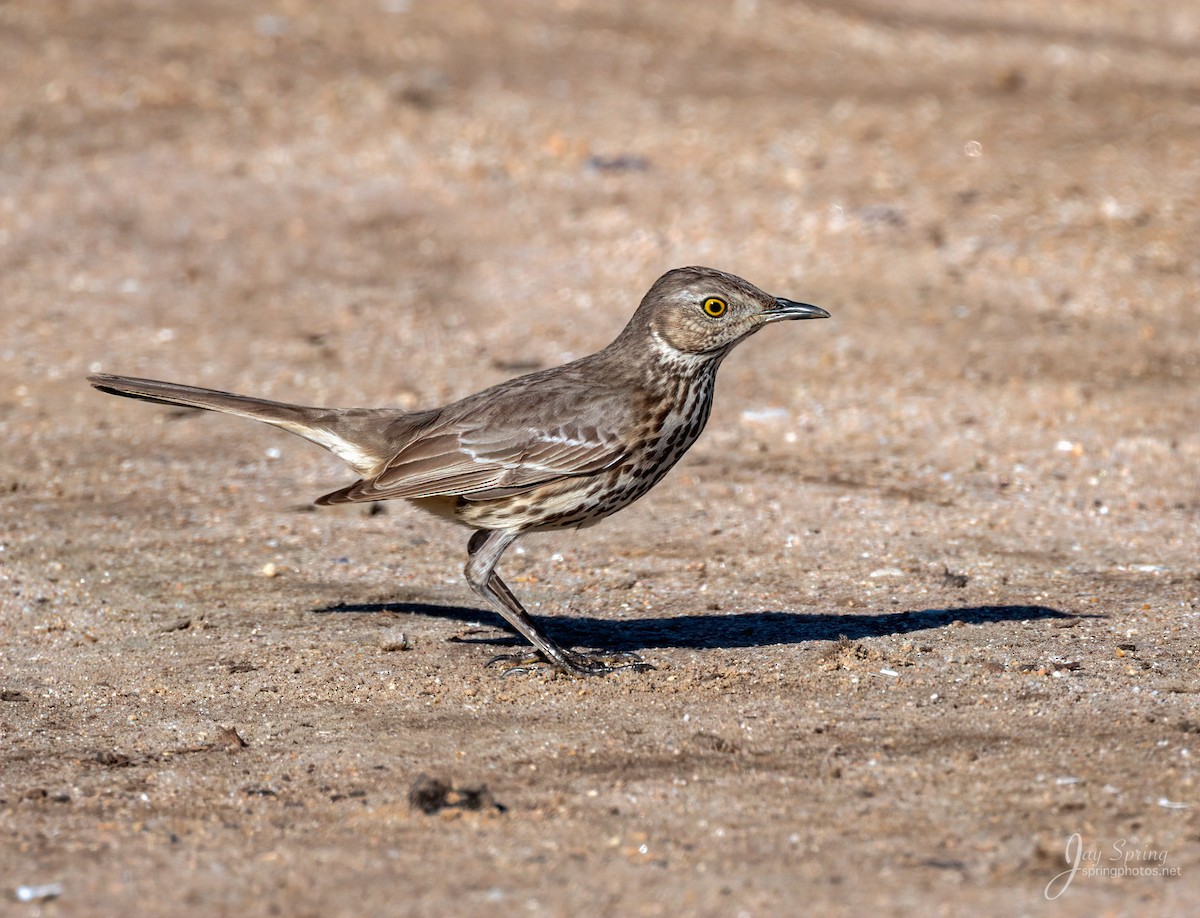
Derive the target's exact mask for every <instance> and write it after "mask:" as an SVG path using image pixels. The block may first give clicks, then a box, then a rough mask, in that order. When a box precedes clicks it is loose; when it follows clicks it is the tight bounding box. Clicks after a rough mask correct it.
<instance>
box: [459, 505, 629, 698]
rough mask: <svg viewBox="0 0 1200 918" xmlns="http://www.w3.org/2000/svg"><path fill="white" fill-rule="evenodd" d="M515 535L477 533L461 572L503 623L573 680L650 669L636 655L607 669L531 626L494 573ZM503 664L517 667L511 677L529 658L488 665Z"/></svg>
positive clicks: (510, 658) (493, 531)
mask: <svg viewBox="0 0 1200 918" xmlns="http://www.w3.org/2000/svg"><path fill="white" fill-rule="evenodd" d="M518 535H519V533H516V532H508V531H505V530H501V529H480V530H478V531H477V532H475V533H474V534H473V535H472V536H471V541H470V542H468V543H467V566H466V568H465V569H464V570H463V573H464V574H465V575H466V578H467V583H469V584H470V585H471V589H473V590H474V591H475V592H476V593H478V594H479V595H480V596H482V597H483V598H484V599H486V600H487V601H488V602H490V603H491V604H492V605H493V606H495V608H496V610H497V611H499V613H500V614H501V615H502V616H504V620H505V621H507V622H508V623H509V624H510V625H512V626H513V627H514V628H516V629H517V631H519V632H520V633H521V635H522V636H523V637H524V638H525V639H526V640H527V641H529V643H531V644H532V645H533V646H534V647H536V648H537V651H538V653H539V654H541V656H542V658H543V659H544V660H545V661H546V662H547V663H550V664H551V665H552V666H556V667H558V668H559V669H561V670H562V671H563V672H566V673H570V674H571V675H573V676H596V675H601V674H603V673H609V672H615V671H616V670H619V669H637V670H645V669H653V667H652V666H650V665H649V664H648V663H643V662H642V661H641V658H640V657H638V656H637V655H636V654H618V655H617V656H621V657H625V658H630V659H631V662H629V663H624V664H619V665H617V666H610V665H608V664H607V663H604V662H602V661H600V660H595V659H592V658H591V657H589V656H588V655H586V654H582V653H579V652H577V651H574V650H568V649H567V648H565V647H560V646H559V645H558V644H556V643H554V642H553V641H552V640H550V638H548V637H546V635H544V634H543V633H542V632H541V631H540V630H539V629H538V627H537V625H535V624H534V622H533V619H532V618H530V617H529V613H528V612H526V611H525V608H524V607H523V606H522V605H521V603H520V601H519V600H518V599H517V597H516V596H514V595H513V592H512V590H510V589H509V588H508V585H507V584H506V583H505V582H504V581H503V580H501V579H500V575H499V574H497V573H496V564H497V562H499V560H500V556H501V555H502V554H504V550H505V549H506V548H508V546H509V545H511V544H512V543H513V542H514V541H515V540H516V538H517V536H518ZM610 656H612V655H610ZM505 660H507V661H509V662H515V663H516V664H517V665H516V666H514V667H513V668H512V669H510V670H509V672H510V673H511V672H519V671H522V670H523V669H524V668H525V667H523V666H522V665H521V663H522V662H525V661H527V660H528V655H513V656H508V655H503V656H499V657H495V658H494V659H493V660H491V661H490V663H489V665H490V664H491V663H495V662H498V661H505ZM530 662H534V661H530Z"/></svg>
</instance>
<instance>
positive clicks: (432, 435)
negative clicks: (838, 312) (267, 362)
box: [89, 268, 828, 674]
mask: <svg viewBox="0 0 1200 918" xmlns="http://www.w3.org/2000/svg"><path fill="white" fill-rule="evenodd" d="M827 316H828V313H826V312H825V311H824V310H822V309H820V308H818V307H815V306H807V305H805V304H802V303H793V302H791V301H789V300H784V299H777V298H776V297H772V296H769V295H767V294H765V293H763V292H762V291H761V290H759V289H758V288H756V287H754V286H752V285H751V284H749V283H747V282H746V281H744V280H742V279H741V278H738V277H734V276H733V275H731V274H725V273H723V272H720V271H715V270H713V269H711V268H679V269H676V270H674V271H670V272H668V273H667V274H665V275H663V276H662V277H661V278H659V279H658V281H657V282H656V283H655V284H654V286H653V287H652V288H651V289H650V291H649V292H648V293H647V294H646V296H645V297H644V298H643V300H642V302H641V305H640V306H639V307H638V309H637V311H636V312H635V313H634V315H633V318H632V319H630V321H629V324H628V325H627V326H626V327H625V329H624V331H622V332H621V334H620V335H619V336H618V337H617V338H616V340H615V341H613V343H612V344H610V345H609V346H608V347H606V348H605V349H604V350H602V351H599V352H597V353H595V354H592V355H590V356H588V357H584V358H582V359H580V360H576V361H574V362H572V363H569V364H566V365H564V366H561V367H555V368H554V369H550V370H542V371H540V372H537V373H531V374H529V375H527V376H521V377H518V378H517V379H512V380H509V381H507V382H503V383H500V384H499V385H496V386H492V387H491V388H489V389H486V390H484V391H483V392H479V393H477V394H475V395H471V396H468V397H467V398H464V399H462V400H460V401H457V402H453V403H451V404H449V405H446V406H445V407H443V408H438V409H432V410H428V411H418V412H409V411H402V410H400V409H367V408H352V409H336V408H334V409H331V408H308V407H303V406H299V405H289V404H285V403H281V402H274V401H268V400H266V399H259V398H252V397H249V396H243V395H234V394H232V393H228V392H217V391H214V390H209V389H200V388H196V387H193V386H182V385H178V384H175V383H166V382H158V381H155V380H145V379H134V378H130V377H124V376H110V375H97V376H92V377H89V379H90V381H91V383H92V385H94V386H95V387H96V388H98V389H100V390H102V391H104V392H110V393H112V394H114V395H123V396H127V397H131V398H140V399H144V400H147V401H154V402H163V403H166V404H178V405H188V406H191V407H196V408H208V409H212V410H215V411H222V412H225V413H228V414H235V415H240V416H242V417H249V418H253V419H255V420H259V421H265V422H266V423H268V424H273V425H275V426H276V427H280V428H282V429H284V430H288V431H291V432H292V433H296V434H299V435H300V436H302V437H305V438H307V439H309V440H311V441H313V442H314V443H317V444H319V445H320V446H323V447H325V448H326V449H328V450H330V451H331V452H333V453H334V454H335V455H337V456H339V457H340V458H342V459H343V460H345V461H346V462H347V463H348V464H349V465H350V466H351V467H352V468H353V469H354V470H355V472H357V473H358V474H359V475H360V476H361V477H360V479H359V480H358V481H356V482H355V483H353V484H351V485H349V486H348V487H345V488H342V489H341V490H338V491H334V492H333V493H331V494H326V495H325V496H323V497H321V498H318V500H317V503H318V504H340V503H349V502H353V501H377V500H390V499H395V498H403V499H405V500H409V501H411V502H413V503H414V504H416V505H417V506H418V507H421V508H422V509H425V510H429V511H431V512H433V513H436V514H438V515H440V516H445V517H447V518H450V519H452V520H454V521H456V522H459V523H461V524H463V525H466V526H470V527H471V528H472V529H474V530H476V532H475V534H474V535H473V536H472V537H471V540H470V543H469V545H468V554H469V560H468V563H467V567H466V576H467V580H468V582H469V583H470V584H471V586H472V587H473V588H474V589H475V590H476V591H477V592H478V593H480V594H481V595H482V596H484V597H485V598H487V599H488V600H489V601H490V602H492V603H493V604H494V605H495V606H496V608H497V609H498V610H499V611H500V612H501V614H502V615H504V617H505V618H506V619H507V620H508V621H509V622H510V623H511V624H512V625H513V626H514V627H515V628H517V630H518V631H520V632H521V633H522V634H523V635H525V637H527V638H528V639H529V640H530V642H531V643H533V644H534V646H535V647H537V649H538V650H539V651H540V652H541V654H542V655H543V656H544V657H545V658H546V659H547V660H548V661H549V662H551V663H552V664H554V665H556V666H558V667H559V668H561V669H564V670H566V671H568V672H572V673H576V674H590V673H598V672H606V671H609V670H610V669H612V667H610V666H608V665H607V664H604V663H603V662H600V661H597V660H595V659H592V658H590V657H588V656H586V655H583V654H579V653H576V652H574V651H570V650H566V649H564V648H561V647H559V646H558V645H557V644H555V643H554V642H552V641H550V640H549V639H548V638H546V637H545V636H544V635H543V634H542V633H541V632H540V631H539V630H538V629H537V628H536V627H535V626H534V624H533V621H532V620H531V619H530V618H529V616H528V615H527V614H526V612H525V610H524V609H523V608H522V607H521V605H520V603H519V602H518V601H517V600H516V598H515V597H514V596H513V595H512V593H511V591H509V589H508V587H507V586H506V585H505V584H504V583H503V581H502V580H500V578H499V576H498V575H497V574H496V573H495V570H494V568H495V566H496V563H497V562H498V561H499V559H500V555H501V554H502V553H503V552H504V550H505V549H506V548H507V547H508V546H509V545H510V544H511V543H512V542H513V540H515V539H516V538H517V537H518V536H520V535H521V534H523V533H526V532H536V531H545V530H554V529H564V528H571V527H578V526H586V525H591V524H593V523H596V522H599V521H600V520H601V519H603V518H604V517H606V516H608V515H609V514H611V513H615V512H616V511H617V510H620V509H622V508H623V507H626V506H628V505H629V504H631V503H632V502H633V501H635V500H637V499H638V498H639V497H641V496H642V495H644V494H645V493H646V492H647V491H648V490H650V488H651V487H653V486H654V484H655V483H657V482H658V481H659V480H660V479H661V478H662V477H663V475H665V474H666V473H667V471H669V470H670V468H671V467H672V466H673V465H674V464H675V463H676V462H677V461H678V460H679V457H680V456H682V455H683V454H684V452H686V451H687V449H688V447H690V446H691V445H692V444H693V443H694V442H695V441H696V439H697V438H698V437H699V436H700V433H701V431H702V430H703V429H704V424H705V422H706V421H707V420H708V415H709V410H710V408H711V406H712V394H713V386H714V383H715V381H716V373H717V368H718V367H719V366H720V364H721V361H722V360H723V359H724V357H725V356H726V355H727V354H728V353H729V352H730V350H732V349H733V347H734V346H735V345H736V344H737V343H738V342H739V341H741V340H743V339H744V338H746V337H748V336H749V335H751V334H753V333H754V332H756V331H758V329H760V328H761V327H762V326H763V325H765V324H768V323H769V322H772V321H777V320H781V319H809V318H821V317H827ZM632 665H634V666H641V664H640V663H638V664H632Z"/></svg>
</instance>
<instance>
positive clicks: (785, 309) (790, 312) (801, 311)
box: [765, 297, 829, 319]
mask: <svg viewBox="0 0 1200 918" xmlns="http://www.w3.org/2000/svg"><path fill="white" fill-rule="evenodd" d="M765 314H766V315H767V316H769V317H771V318H772V319H828V318H829V313H827V312H826V311H825V310H824V309H822V308H821V307H820V306H810V305H809V304H808V303H796V302H793V301H792V300H785V299H784V298H783V297H776V298H775V305H774V307H772V308H770V309H767V310H765Z"/></svg>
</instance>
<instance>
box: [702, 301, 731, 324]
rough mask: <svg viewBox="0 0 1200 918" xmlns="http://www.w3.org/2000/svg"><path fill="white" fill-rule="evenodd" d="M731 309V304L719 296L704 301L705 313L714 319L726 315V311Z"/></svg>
mask: <svg viewBox="0 0 1200 918" xmlns="http://www.w3.org/2000/svg"><path fill="white" fill-rule="evenodd" d="M728 308H729V304H728V303H726V302H725V301H724V300H723V299H721V298H720V297H718V296H710V297H709V298H708V299H707V300H705V301H704V312H705V313H706V314H708V315H710V316H712V317H713V318H714V319H719V318H721V316H723V315H725V310H727V309H728Z"/></svg>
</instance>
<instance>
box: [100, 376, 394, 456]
mask: <svg viewBox="0 0 1200 918" xmlns="http://www.w3.org/2000/svg"><path fill="white" fill-rule="evenodd" d="M88 382H90V383H91V384H92V385H93V386H95V387H96V388H97V389H99V390H100V391H101V392H107V393H109V394H110V395H121V396H124V397H125V398H136V399H141V400H142V401H147V402H156V403H158V404H162V405H183V406H185V407H188V408H204V409H207V410H209V411H220V412H222V413H224V414H233V415H237V416H238V417H243V418H251V419H253V420H255V421H263V422H265V423H267V424H271V425H273V426H275V427H279V428H281V429H283V430H286V431H289V432H290V433H294V434H298V435H299V436H301V437H304V438H305V439H306V440H311V441H312V442H313V443H316V444H317V445H318V446H323V447H325V449H327V450H329V451H330V452H332V453H333V454H334V455H336V456H338V457H339V458H340V459H342V460H344V461H345V462H346V463H347V464H348V465H349V466H350V467H351V468H353V469H354V470H355V471H356V472H358V473H359V474H360V475H364V476H365V475H368V474H370V473H371V472H372V471H373V470H374V469H376V468H378V467H380V466H382V465H383V464H384V463H385V462H387V460H388V459H390V458H391V457H392V456H394V455H395V453H396V451H397V448H398V445H397V444H396V442H395V441H396V437H397V435H398V434H402V430H403V428H404V427H406V426H407V425H406V424H404V419H405V417H406V415H407V413H406V412H403V411H400V410H399V409H372V408H349V409H338V408H308V407H305V406H303V405H291V404H288V403H287V402H275V401H271V400H270V399H265V398H256V397H254V396H250V395H237V394H235V393H233V392H222V391H220V390H218V389H202V388H200V387H199V386H184V385H180V384H179V383H171V382H162V381H160V380H157V379H138V378H135V377H132V376H113V375H109V374H107V373H104V374H97V375H95V376H89V377H88ZM388 420H391V421H393V423H392V424H387V423H386V422H387V421H388ZM380 421H383V422H385V423H382V424H381V423H380ZM364 422H366V423H364ZM396 428H399V429H396ZM394 429H395V432H394V433H393V430H394Z"/></svg>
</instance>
